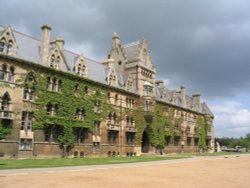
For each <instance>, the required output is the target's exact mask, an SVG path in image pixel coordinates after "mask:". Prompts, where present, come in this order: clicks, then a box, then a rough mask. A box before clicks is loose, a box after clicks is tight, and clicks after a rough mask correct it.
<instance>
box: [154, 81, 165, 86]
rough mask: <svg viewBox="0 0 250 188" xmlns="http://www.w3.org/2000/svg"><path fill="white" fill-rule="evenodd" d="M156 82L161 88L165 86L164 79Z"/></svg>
mask: <svg viewBox="0 0 250 188" xmlns="http://www.w3.org/2000/svg"><path fill="white" fill-rule="evenodd" d="M155 83H156V85H157V86H158V87H159V88H164V82H163V81H162V80H157V81H156V82H155Z"/></svg>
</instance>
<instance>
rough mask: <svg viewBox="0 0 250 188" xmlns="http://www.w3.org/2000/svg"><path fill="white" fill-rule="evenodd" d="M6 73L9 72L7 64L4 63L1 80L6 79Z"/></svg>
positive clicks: (0, 74) (0, 73)
mask: <svg viewBox="0 0 250 188" xmlns="http://www.w3.org/2000/svg"><path fill="white" fill-rule="evenodd" d="M6 74H7V66H6V65H5V64H3V65H2V69H1V70H0V80H5V77H6Z"/></svg>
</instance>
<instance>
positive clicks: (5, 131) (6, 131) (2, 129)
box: [0, 120, 11, 140]
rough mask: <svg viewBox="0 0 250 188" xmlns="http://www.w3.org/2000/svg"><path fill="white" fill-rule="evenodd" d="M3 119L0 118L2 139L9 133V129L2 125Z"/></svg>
mask: <svg viewBox="0 0 250 188" xmlns="http://www.w3.org/2000/svg"><path fill="white" fill-rule="evenodd" d="M3 121H4V120H0V140H1V139H4V138H5V136H6V135H8V134H10V133H11V129H10V128H7V127H4V122H3Z"/></svg>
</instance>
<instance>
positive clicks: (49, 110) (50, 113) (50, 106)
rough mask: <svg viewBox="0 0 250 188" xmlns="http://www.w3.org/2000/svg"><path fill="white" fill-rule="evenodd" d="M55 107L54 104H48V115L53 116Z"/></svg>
mask: <svg viewBox="0 0 250 188" xmlns="http://www.w3.org/2000/svg"><path fill="white" fill-rule="evenodd" d="M52 108H53V106H52V104H51V103H49V104H47V106H46V111H47V115H53V114H52V113H53V109H52Z"/></svg>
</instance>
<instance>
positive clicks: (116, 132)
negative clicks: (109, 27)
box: [0, 25, 214, 158]
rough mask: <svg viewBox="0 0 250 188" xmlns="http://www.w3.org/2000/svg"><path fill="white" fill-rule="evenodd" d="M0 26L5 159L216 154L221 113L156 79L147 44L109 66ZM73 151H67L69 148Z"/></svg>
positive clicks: (127, 49) (127, 48) (46, 31)
mask: <svg viewBox="0 0 250 188" xmlns="http://www.w3.org/2000/svg"><path fill="white" fill-rule="evenodd" d="M64 43H65V42H64V39H63V38H62V37H57V38H56V39H54V40H51V28H50V27H49V26H47V25H44V26H42V27H41V40H38V39H36V38H34V37H30V36H28V35H25V34H23V33H20V32H17V31H14V30H13V29H12V28H11V27H10V26H7V27H2V26H0V103H1V109H0V123H1V124H0V131H1V134H0V157H5V158H12V157H13V158H43V157H60V156H62V153H63V152H67V154H68V155H69V156H72V157H85V156H131V155H141V154H143V153H157V152H160V153H181V152H197V151H198V150H199V149H201V148H203V149H204V148H206V149H208V150H210V151H213V149H214V127H213V118H214V116H213V114H212V112H211V111H210V110H209V108H208V106H207V105H206V103H205V102H202V101H201V99H200V94H198V93H195V94H193V95H192V96H188V95H186V90H185V87H184V86H181V87H180V88H179V89H177V90H169V89H167V88H166V87H165V86H164V83H163V81H159V80H156V68H155V66H154V64H153V63H152V60H151V56H150V50H149V46H148V43H147V41H146V40H145V39H144V38H143V39H141V40H139V41H136V42H132V43H128V44H121V41H120V37H119V35H118V34H117V33H114V34H113V37H112V46H111V49H110V51H109V53H108V55H107V59H106V60H104V61H100V62H97V61H94V60H91V59H89V58H87V57H85V56H84V55H82V54H76V53H73V52H71V51H69V50H66V49H64ZM65 148H66V149H65Z"/></svg>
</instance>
